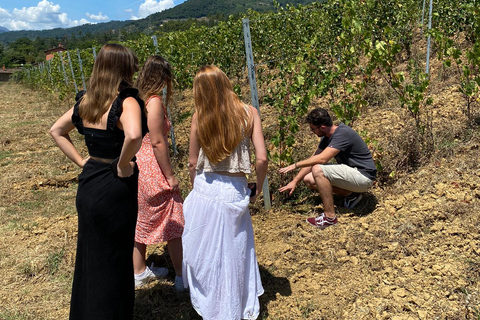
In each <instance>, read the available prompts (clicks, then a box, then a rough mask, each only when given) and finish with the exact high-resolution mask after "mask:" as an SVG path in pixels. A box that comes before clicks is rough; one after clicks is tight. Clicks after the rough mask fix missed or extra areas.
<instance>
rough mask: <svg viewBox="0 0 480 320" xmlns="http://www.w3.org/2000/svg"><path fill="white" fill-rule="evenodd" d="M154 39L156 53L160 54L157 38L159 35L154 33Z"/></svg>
mask: <svg viewBox="0 0 480 320" xmlns="http://www.w3.org/2000/svg"><path fill="white" fill-rule="evenodd" d="M152 40H153V45H154V46H155V54H158V40H157V36H156V35H153V36H152Z"/></svg>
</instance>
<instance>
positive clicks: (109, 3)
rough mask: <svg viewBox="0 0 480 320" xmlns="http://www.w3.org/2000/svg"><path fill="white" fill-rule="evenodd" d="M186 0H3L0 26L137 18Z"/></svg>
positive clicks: (32, 26)
mask: <svg viewBox="0 0 480 320" xmlns="http://www.w3.org/2000/svg"><path fill="white" fill-rule="evenodd" d="M184 1H186V0H0V26H1V27H4V28H7V29H8V30H11V31H13V30H45V29H53V28H69V27H75V26H78V25H82V24H85V23H99V22H107V21H111V20H136V19H141V18H145V17H146V16H148V15H150V14H152V13H155V12H160V11H163V10H165V9H169V8H172V7H174V6H176V5H178V4H180V3H182V2H184Z"/></svg>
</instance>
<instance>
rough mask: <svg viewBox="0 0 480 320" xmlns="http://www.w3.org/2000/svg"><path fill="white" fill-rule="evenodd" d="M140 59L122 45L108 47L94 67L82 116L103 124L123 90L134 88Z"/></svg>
mask: <svg viewBox="0 0 480 320" xmlns="http://www.w3.org/2000/svg"><path fill="white" fill-rule="evenodd" d="M137 70H138V59H137V57H136V56H135V54H134V53H133V51H132V50H130V49H128V48H126V47H124V46H121V45H119V44H113V43H112V44H106V45H104V46H103V47H102V49H100V52H99V53H98V55H97V59H96V60H95V63H94V65H93V70H92V75H91V76H90V80H89V82H88V89H87V92H86V93H85V95H84V97H83V99H82V101H81V102H80V105H79V114H80V117H81V118H82V119H84V120H86V121H87V122H90V123H99V122H100V120H101V119H102V116H103V115H104V114H105V112H107V111H108V109H109V108H110V106H111V104H112V103H113V101H114V100H115V98H116V97H117V95H118V93H119V91H120V90H121V89H122V88H121V86H123V87H129V86H131V85H132V80H133V75H134V74H135V72H136V71H137Z"/></svg>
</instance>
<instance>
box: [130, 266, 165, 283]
mask: <svg viewBox="0 0 480 320" xmlns="http://www.w3.org/2000/svg"><path fill="white" fill-rule="evenodd" d="M167 275H168V269H167V268H158V267H154V266H153V263H152V265H151V266H150V268H149V267H146V268H145V271H144V272H143V273H142V274H141V275H135V288H139V287H141V286H143V285H145V284H147V283H149V282H151V281H153V280H156V279H162V278H165V277H166V276H167Z"/></svg>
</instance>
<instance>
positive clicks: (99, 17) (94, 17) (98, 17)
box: [85, 12, 110, 21]
mask: <svg viewBox="0 0 480 320" xmlns="http://www.w3.org/2000/svg"><path fill="white" fill-rule="evenodd" d="M85 15H86V16H87V17H88V18H89V19H90V20H94V21H108V20H110V18H109V17H108V16H107V15H103V14H102V13H101V12H99V13H98V14H92V13H88V12H87V13H86V14H85Z"/></svg>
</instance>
